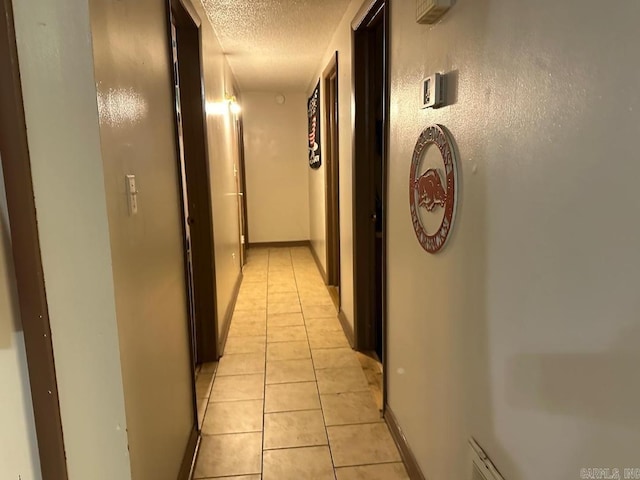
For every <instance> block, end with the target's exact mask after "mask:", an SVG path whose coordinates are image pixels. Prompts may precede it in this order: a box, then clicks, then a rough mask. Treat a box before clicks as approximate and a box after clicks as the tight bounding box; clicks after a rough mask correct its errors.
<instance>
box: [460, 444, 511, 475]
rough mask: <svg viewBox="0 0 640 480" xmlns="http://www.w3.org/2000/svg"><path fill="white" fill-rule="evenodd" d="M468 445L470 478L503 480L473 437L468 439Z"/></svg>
mask: <svg viewBox="0 0 640 480" xmlns="http://www.w3.org/2000/svg"><path fill="white" fill-rule="evenodd" d="M469 445H470V446H471V459H472V465H473V466H472V468H473V470H472V472H471V478H470V480H504V478H503V477H502V475H500V472H498V470H497V469H496V467H495V465H494V464H493V463H492V462H491V460H490V459H489V457H487V454H486V453H484V450H482V448H480V445H478V444H477V442H476V441H475V440H474V439H473V438H472V439H470V440H469Z"/></svg>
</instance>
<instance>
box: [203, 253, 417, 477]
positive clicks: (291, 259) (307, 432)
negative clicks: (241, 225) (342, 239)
mask: <svg viewBox="0 0 640 480" xmlns="http://www.w3.org/2000/svg"><path fill="white" fill-rule="evenodd" d="M361 361H362V360H359V358H358V356H357V354H356V353H355V352H354V351H353V350H351V348H350V347H349V343H348V341H347V339H346V337H345V335H344V333H343V331H342V328H341V326H340V322H339V320H338V319H337V315H336V310H335V307H334V306H333V303H332V300H331V297H330V296H329V293H328V292H327V289H326V287H325V285H324V283H323V281H322V278H321V276H320V274H319V273H318V270H317V267H316V265H315V263H314V260H313V257H312V256H311V252H310V251H309V249H308V248H306V247H300V248H277V249H253V250H251V251H250V252H249V257H248V262H247V265H246V267H245V271H244V280H243V283H242V286H241V288H240V294H239V296H238V301H237V303H236V309H235V311H234V315H233V319H232V322H231V327H230V330H229V337H228V339H227V344H226V347H225V352H224V356H223V357H222V358H221V360H220V363H219V364H218V365H217V369H216V368H215V365H207V366H203V368H202V369H201V372H200V374H199V376H198V381H197V388H196V390H197V396H198V401H199V410H200V413H201V416H200V418H201V419H202V434H203V437H202V443H201V446H200V453H199V456H198V460H197V463H196V467H195V474H194V478H195V479H213V478H222V479H226V480H324V479H327V480H329V479H331V480H365V479H366V480H408V478H409V477H408V476H407V474H406V471H405V468H404V466H403V464H402V461H401V458H400V455H399V453H398V450H397V448H396V446H395V444H394V442H393V439H392V438H391V435H390V433H389V430H388V427H387V425H386V424H385V423H384V421H383V420H382V419H381V417H380V413H379V410H378V407H377V405H376V400H377V399H376V398H375V394H374V393H372V391H371V390H370V388H369V383H370V382H368V380H367V376H365V373H364V372H363V366H361ZM364 368H365V369H366V368H367V367H366V366H365V367H364ZM212 381H213V386H211V382H212Z"/></svg>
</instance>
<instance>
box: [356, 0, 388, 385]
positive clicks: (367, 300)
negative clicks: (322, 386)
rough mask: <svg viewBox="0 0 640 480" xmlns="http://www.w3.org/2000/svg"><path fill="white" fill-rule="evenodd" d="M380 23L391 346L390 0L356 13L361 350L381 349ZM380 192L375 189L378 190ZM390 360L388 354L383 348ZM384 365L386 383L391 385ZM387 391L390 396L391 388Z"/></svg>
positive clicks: (384, 252) (373, 3)
mask: <svg viewBox="0 0 640 480" xmlns="http://www.w3.org/2000/svg"><path fill="white" fill-rule="evenodd" d="M379 22H383V23H382V25H383V28H384V47H383V57H384V58H383V63H384V68H383V70H384V79H383V85H382V90H383V105H382V109H383V115H382V116H383V131H382V151H383V153H382V189H383V192H382V197H383V198H382V272H381V274H382V332H381V334H382V350H383V352H385V351H386V318H387V312H386V310H387V299H386V291H387V285H386V282H387V279H386V275H387V273H386V272H387V266H386V265H387V245H386V241H387V236H386V231H387V218H386V217H387V214H386V212H387V205H386V202H387V193H386V191H387V164H388V160H387V158H388V154H387V149H388V138H389V125H388V124H389V113H388V112H389V87H388V85H389V81H388V80H389V67H388V66H389V48H388V46H389V0H371V1H369V2H366V3H365V4H364V5H363V6H362V8H361V9H360V11H359V12H358V14H357V15H356V16H355V18H354V20H353V22H352V24H351V26H352V30H353V33H352V46H353V53H352V58H353V65H352V68H353V86H352V87H353V92H354V100H355V119H354V120H355V122H354V142H353V240H354V255H353V257H354V260H353V268H354V336H355V347H356V349H358V350H361V351H370V350H374V349H375V332H374V325H373V322H374V318H375V317H374V315H375V304H374V301H373V299H375V298H376V286H375V279H376V277H375V274H376V267H375V217H374V214H375V212H376V210H375V205H372V202H371V199H372V198H373V196H374V195H373V194H372V189H375V184H374V178H375V177H374V175H375V168H374V165H373V162H371V160H370V159H371V158H372V157H373V154H374V148H375V146H374V145H375V142H374V141H372V140H373V139H375V132H376V131H375V129H376V125H375V122H374V121H372V118H373V114H372V110H373V109H374V108H375V102H373V101H372V98H371V96H372V90H373V87H372V84H371V82H370V78H371V76H372V71H371V62H370V55H371V44H372V42H373V41H374V40H373V32H372V29H373V27H374V26H375V25H378V24H379ZM373 193H375V192H373ZM383 364H386V353H383ZM386 371H387V369H386V368H384V370H383V372H384V386H385V387H386V376H387V375H386ZM383 393H384V394H385V395H386V388H384V390H383Z"/></svg>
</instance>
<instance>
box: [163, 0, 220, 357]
mask: <svg viewBox="0 0 640 480" xmlns="http://www.w3.org/2000/svg"><path fill="white" fill-rule="evenodd" d="M170 8H171V12H172V15H173V18H174V23H175V28H176V35H177V40H178V41H177V50H178V69H177V70H178V71H177V72H175V73H176V74H177V75H178V78H179V79H180V86H181V88H180V96H179V97H180V98H179V100H180V105H181V121H182V135H183V146H184V163H183V165H181V166H180V172H182V171H183V170H182V169H183V168H184V174H185V176H184V178H183V181H184V182H185V185H186V191H187V198H186V199H185V198H184V196H183V195H181V196H182V197H183V202H185V201H186V202H187V211H188V217H187V218H186V219H185V220H186V224H185V225H184V226H183V227H184V230H185V239H186V240H185V242H186V245H185V251H186V252H187V256H188V252H189V248H190V249H191V252H192V255H191V258H187V265H188V266H187V269H188V268H189V265H190V266H191V272H192V275H193V278H192V279H189V278H188V284H191V287H192V289H193V291H192V296H193V308H192V310H193V316H194V319H193V324H194V330H195V360H196V362H197V363H205V362H212V361H215V360H218V358H219V353H220V352H219V351H218V342H217V332H218V327H217V324H218V318H217V307H216V279H215V255H214V252H215V248H214V235H213V213H212V205H211V188H210V181H209V178H210V172H209V155H208V142H207V129H206V103H205V101H204V97H203V92H204V89H203V88H202V86H203V84H204V81H203V74H202V41H201V31H200V26H201V20H200V18H199V17H198V15H197V13H196V12H195V11H194V9H193V7H192V6H191V4H190V3H189V2H188V1H186V0H170ZM176 140H177V143H178V142H179V138H177V139H176ZM178 144H179V143H178ZM178 153H179V157H180V162H182V156H181V155H180V152H178ZM181 177H182V175H181ZM180 191H181V192H183V188H182V186H181V187H180ZM189 242H190V244H189ZM191 259H193V261H190V260H191ZM187 276H188V277H189V272H187Z"/></svg>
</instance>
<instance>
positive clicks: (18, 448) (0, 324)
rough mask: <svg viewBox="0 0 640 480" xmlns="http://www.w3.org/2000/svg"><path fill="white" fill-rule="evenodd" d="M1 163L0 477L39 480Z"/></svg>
mask: <svg viewBox="0 0 640 480" xmlns="http://www.w3.org/2000/svg"><path fill="white" fill-rule="evenodd" d="M17 295H18V294H17V291H16V280H15V273H14V269H13V258H12V253H11V237H10V229H9V218H8V213H7V203H6V198H5V189H4V182H3V180H2V164H1V163H0V385H2V391H1V393H0V425H2V428H0V477H1V478H7V479H17V478H18V477H20V478H22V480H39V479H41V478H42V477H41V474H40V460H39V458H38V444H37V439H36V432H35V425H34V420H33V406H32V404H31V392H30V390H29V373H28V371H27V357H26V354H25V350H24V337H23V334H22V326H21V321H20V311H19V308H18V296H17Z"/></svg>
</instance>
